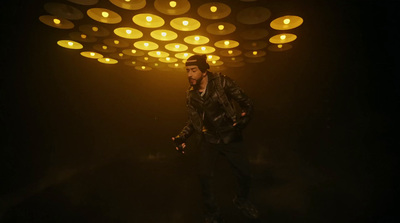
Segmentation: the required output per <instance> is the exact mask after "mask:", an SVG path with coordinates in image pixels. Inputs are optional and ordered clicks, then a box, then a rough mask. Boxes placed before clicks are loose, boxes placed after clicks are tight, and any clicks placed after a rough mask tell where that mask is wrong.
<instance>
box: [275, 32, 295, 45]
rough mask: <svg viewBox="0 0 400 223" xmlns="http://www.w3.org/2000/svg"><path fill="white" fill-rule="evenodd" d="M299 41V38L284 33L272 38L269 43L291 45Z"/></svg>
mask: <svg viewBox="0 0 400 223" xmlns="http://www.w3.org/2000/svg"><path fill="white" fill-rule="evenodd" d="M296 39H297V36H296V35H294V34H291V33H282V34H278V35H275V36H272V37H271V38H270V39H269V41H270V42H271V43H274V44H284V43H289V42H292V41H294V40H296Z"/></svg>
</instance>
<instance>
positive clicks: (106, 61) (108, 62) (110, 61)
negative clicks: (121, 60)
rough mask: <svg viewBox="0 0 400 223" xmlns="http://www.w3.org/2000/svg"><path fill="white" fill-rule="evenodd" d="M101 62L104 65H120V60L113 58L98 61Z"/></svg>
mask: <svg viewBox="0 0 400 223" xmlns="http://www.w3.org/2000/svg"><path fill="white" fill-rule="evenodd" d="M97 60H98V61H99V62H101V63H104V64H116V63H118V60H115V59H112V58H99V59H97Z"/></svg>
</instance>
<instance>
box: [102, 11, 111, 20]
mask: <svg viewBox="0 0 400 223" xmlns="http://www.w3.org/2000/svg"><path fill="white" fill-rule="evenodd" d="M101 16H103V17H104V18H108V16H110V14H109V13H108V12H105V11H104V12H101Z"/></svg>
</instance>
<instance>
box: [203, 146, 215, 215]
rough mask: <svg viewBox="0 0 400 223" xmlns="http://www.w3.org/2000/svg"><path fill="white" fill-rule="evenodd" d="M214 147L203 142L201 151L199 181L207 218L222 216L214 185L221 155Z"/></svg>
mask: <svg viewBox="0 0 400 223" xmlns="http://www.w3.org/2000/svg"><path fill="white" fill-rule="evenodd" d="M214 146H215V145H213V144H210V143H208V142H206V141H204V140H203V141H202V143H201V145H200V151H199V152H200V154H199V179H200V185H201V194H202V197H203V204H204V212H205V215H206V217H212V216H218V215H219V214H220V213H219V207H218V205H217V203H216V201H215V194H214V191H213V185H212V183H213V176H214V166H215V162H216V160H217V157H218V154H219V151H218V149H217V148H214Z"/></svg>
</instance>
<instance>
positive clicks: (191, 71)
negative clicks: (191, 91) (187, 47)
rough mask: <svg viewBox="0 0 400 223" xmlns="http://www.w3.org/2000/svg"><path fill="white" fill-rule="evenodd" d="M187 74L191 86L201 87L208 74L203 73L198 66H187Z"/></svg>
mask: <svg viewBox="0 0 400 223" xmlns="http://www.w3.org/2000/svg"><path fill="white" fill-rule="evenodd" d="M186 73H187V75H188V80H189V84H190V85H191V86H199V85H200V83H201V81H202V80H203V77H204V76H205V74H206V72H205V73H202V72H201V70H200V69H199V67H198V66H196V65H190V66H186Z"/></svg>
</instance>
